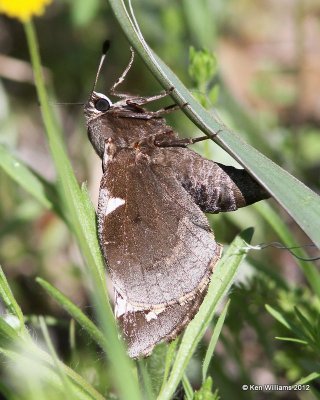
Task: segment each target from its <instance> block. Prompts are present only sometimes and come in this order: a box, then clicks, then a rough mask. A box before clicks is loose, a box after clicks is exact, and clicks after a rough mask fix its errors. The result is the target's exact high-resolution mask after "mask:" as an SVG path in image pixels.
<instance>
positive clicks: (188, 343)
mask: <svg viewBox="0 0 320 400" xmlns="http://www.w3.org/2000/svg"><path fill="white" fill-rule="evenodd" d="M252 233H253V229H252V228H250V229H247V230H246V231H244V232H242V233H241V234H240V235H239V236H237V237H236V238H235V239H234V241H233V242H232V243H231V245H230V246H229V248H228V250H227V252H226V254H225V255H224V257H223V258H222V260H220V262H219V263H218V264H217V266H216V268H215V270H214V272H213V274H212V277H211V282H210V285H209V289H208V294H207V296H206V297H205V299H204V301H203V303H202V305H201V307H200V309H199V311H198V313H197V315H196V316H195V317H194V319H193V320H192V321H191V322H190V324H189V325H188V327H187V329H186V331H185V333H184V335H183V338H182V341H181V344H180V346H179V350H178V352H177V355H176V358H175V362H174V364H173V367H172V371H171V374H170V376H169V379H168V380H167V382H166V385H165V386H164V387H163V389H162V390H161V392H160V394H159V397H158V400H169V399H171V398H172V395H173V393H174V391H175V390H176V388H177V386H178V384H179V382H180V380H181V379H182V376H183V374H184V371H185V369H186V368H187V365H188V363H189V361H190V359H191V357H192V355H193V353H194V351H195V349H196V346H197V344H198V343H199V341H200V340H201V338H202V336H203V335H204V333H205V331H206V328H207V327H208V325H209V323H210V321H211V319H212V317H213V314H214V312H215V310H216V307H217V305H218V304H219V302H220V300H221V298H222V297H223V295H224V294H225V293H226V292H227V291H228V290H229V288H230V286H231V284H232V281H233V279H234V276H235V273H236V271H237V268H238V267H239V265H240V263H241V261H242V260H243V259H244V257H245V255H246V252H245V251H243V250H241V247H242V246H243V240H245V241H246V242H248V241H250V240H251V237H252Z"/></svg>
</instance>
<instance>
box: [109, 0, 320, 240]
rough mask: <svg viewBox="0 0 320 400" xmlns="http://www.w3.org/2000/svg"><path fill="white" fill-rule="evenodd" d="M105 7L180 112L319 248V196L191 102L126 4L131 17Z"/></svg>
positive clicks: (122, 9) (114, 1) (113, 0)
mask: <svg viewBox="0 0 320 400" xmlns="http://www.w3.org/2000/svg"><path fill="white" fill-rule="evenodd" d="M109 4H110V6H111V8H112V9H113V12H114V14H115V16H116V18H117V20H118V22H119V24H120V25H121V27H122V29H123V32H124V33H125V35H126V36H127V38H128V40H129V41H130V43H131V44H132V46H133V47H134V48H135V49H136V51H137V52H138V53H139V54H140V56H141V57H142V59H143V61H144V62H145V64H146V65H147V67H148V68H149V69H150V71H151V72H152V73H153V74H154V75H155V77H156V78H157V80H158V81H159V82H160V84H161V85H162V86H163V87H164V88H165V89H167V90H169V89H170V88H171V87H174V89H175V90H174V91H173V92H172V97H173V98H174V100H175V101H176V102H177V103H178V104H179V105H180V106H181V107H182V106H183V105H185V104H186V103H187V104H188V106H187V107H183V112H184V113H185V114H186V115H188V117H189V118H190V119H191V120H192V121H193V122H194V123H195V124H196V125H197V126H198V127H199V128H200V129H201V130H202V131H203V132H204V133H206V134H207V135H212V134H213V133H216V132H219V134H218V135H217V136H216V137H215V138H214V141H215V142H216V143H217V144H219V145H220V146H221V147H222V148H223V149H225V150H226V151H227V152H228V153H229V154H230V155H232V156H233V157H234V158H235V159H236V160H237V161H238V162H239V163H240V164H242V165H243V166H244V167H245V168H246V169H247V171H248V172H250V174H251V175H252V176H253V177H254V178H255V179H256V180H257V181H258V182H260V183H261V185H262V186H264V187H265V188H266V189H267V190H268V191H269V193H270V194H271V195H272V196H273V197H274V198H275V199H276V200H277V201H278V202H279V203H280V205H282V207H284V208H285V209H286V210H287V211H288V213H289V214H290V215H291V216H292V218H293V219H294V220H295V221H296V222H297V223H298V224H299V225H300V227H301V228H302V229H303V230H304V231H305V232H306V234H307V235H308V236H309V237H310V238H311V239H312V240H313V241H314V243H315V244H317V245H318V246H319V247H320V218H319V215H320V200H319V196H318V195H317V194H316V193H314V192H313V191H312V190H310V189H309V188H307V187H306V186H305V185H304V184H303V183H301V182H300V181H298V180H297V179H296V178H294V177H293V176H292V175H290V174H289V173H288V172H287V171H285V170H283V169H282V168H281V167H279V166H278V165H276V164H275V163H274V162H272V161H271V160H269V159H268V158H267V157H265V156H264V155H262V154H261V153H259V152H258V151H257V150H256V149H254V148H253V147H251V146H250V145H249V144H247V143H246V142H244V141H243V140H242V139H241V138H240V137H239V136H237V135H236V134H234V133H233V132H232V131H231V130H229V129H228V128H227V127H226V126H225V125H223V124H221V123H220V122H219V121H218V120H217V119H215V118H214V117H213V116H212V115H211V114H210V113H209V112H207V111H206V110H205V109H204V108H203V107H202V106H201V105H200V104H199V103H197V102H196V101H195V99H194V97H193V96H192V95H191V93H190V92H189V91H188V90H187V89H186V87H185V86H184V85H183V84H182V82H181V81H180V80H179V79H178V78H177V77H176V75H175V74H174V73H173V72H172V71H171V70H170V68H169V67H168V66H167V65H166V64H165V63H164V62H163V61H162V60H161V59H160V58H159V57H158V56H157V55H156V54H155V53H153V52H152V50H151V49H150V48H149V47H148V45H147V43H146V42H145V40H144V38H143V36H142V34H141V32H140V29H139V27H138V25H137V22H136V20H135V17H134V15H133V11H132V8H131V3H130V2H129V11H130V13H131V17H130V14H129V11H128V10H127V9H126V6H125V4H124V2H123V0H109Z"/></svg>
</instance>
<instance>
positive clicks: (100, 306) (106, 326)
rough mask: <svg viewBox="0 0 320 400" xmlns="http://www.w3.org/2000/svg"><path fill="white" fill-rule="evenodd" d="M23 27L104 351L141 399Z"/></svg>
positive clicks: (88, 218) (30, 30)
mask: <svg viewBox="0 0 320 400" xmlns="http://www.w3.org/2000/svg"><path fill="white" fill-rule="evenodd" d="M24 28H25V33H26V37H27V41H28V46H29V51H30V56H31V62H32V67H33V71H34V77H35V84H36V89H37V93H38V97H39V101H40V105H41V112H42V116H43V121H44V125H45V128H46V134H47V139H48V143H49V147H50V152H51V155H52V158H53V161H54V164H55V167H56V170H57V173H58V179H59V184H60V187H59V188H60V190H59V194H60V196H61V197H60V198H61V202H62V205H63V208H64V209H65V210H66V213H67V215H68V217H69V220H70V225H71V227H72V231H73V233H74V234H75V236H76V238H77V241H78V244H79V247H80V249H81V252H82V254H83V256H84V258H85V260H86V265H87V267H88V278H89V279H90V281H91V285H92V288H93V290H92V291H91V297H92V299H93V302H94V306H95V312H96V314H97V316H98V320H99V323H100V326H101V328H102V331H103V334H104V335H105V337H106V344H107V346H106V347H105V351H106V353H107V354H108V356H109V359H110V361H111V363H112V366H113V370H114V377H115V380H116V384H117V388H118V389H119V393H120V394H121V397H122V398H123V399H128V398H130V399H132V400H138V399H140V391H139V386H138V383H137V381H136V380H135V378H134V376H133V372H132V371H133V367H134V365H133V362H132V361H131V360H130V359H129V358H128V356H127V355H126V352H125V348H124V344H123V343H122V341H120V340H119V337H118V330H117V328H116V325H115V321H114V317H113V313H112V310H111V306H110V303H109V301H108V293H107V287H106V279H105V274H104V263H103V259H102V255H101V252H100V248H99V244H98V240H97V230H96V223H95V216H94V212H93V207H92V205H91V204H90V203H91V202H90V199H88V196H87V193H86V191H85V190H81V189H80V187H79V185H78V183H77V181H76V178H75V175H74V173H73V170H72V167H71V164H70V161H69V159H68V157H67V154H66V151H65V147H64V144H63V142H62V135H61V133H60V132H61V130H60V129H59V128H58V124H57V122H56V120H55V118H54V116H53V114H52V111H51V109H50V107H49V103H48V97H47V92H46V89H45V86H44V80H43V76H42V71H41V60H40V55H39V46H38V42H37V37H36V33H35V30H34V26H33V24H32V22H31V21H29V22H26V23H25V24H24ZM124 382H125V384H124Z"/></svg>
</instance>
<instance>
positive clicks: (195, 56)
mask: <svg viewBox="0 0 320 400" xmlns="http://www.w3.org/2000/svg"><path fill="white" fill-rule="evenodd" d="M189 59H190V63H189V75H190V77H191V78H192V79H193V80H194V82H195V83H196V86H197V87H198V88H199V89H200V88H202V87H204V88H205V86H206V85H207V83H208V82H209V81H210V80H211V79H212V78H213V77H214V75H215V74H216V72H217V59H216V57H215V56H214V54H212V53H210V52H209V51H207V50H198V51H197V50H195V48H194V47H192V46H191V47H190V49H189Z"/></svg>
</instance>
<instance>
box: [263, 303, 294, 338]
mask: <svg viewBox="0 0 320 400" xmlns="http://www.w3.org/2000/svg"><path fill="white" fill-rule="evenodd" d="M265 307H266V310H267V311H268V313H269V314H271V315H272V316H273V317H274V318H275V319H276V320H277V321H278V322H280V324H282V325H284V326H285V327H286V328H288V329H289V330H290V331H293V328H292V325H291V324H290V322H289V321H288V320H287V319H286V318H285V317H284V315H283V314H281V313H280V312H279V311H277V310H275V309H274V308H273V307H271V306H269V304H266V305H265Z"/></svg>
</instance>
